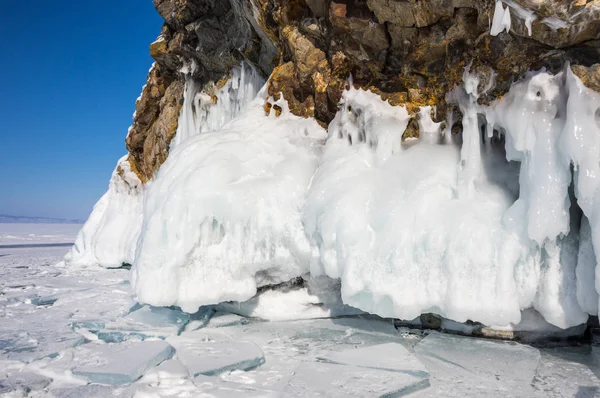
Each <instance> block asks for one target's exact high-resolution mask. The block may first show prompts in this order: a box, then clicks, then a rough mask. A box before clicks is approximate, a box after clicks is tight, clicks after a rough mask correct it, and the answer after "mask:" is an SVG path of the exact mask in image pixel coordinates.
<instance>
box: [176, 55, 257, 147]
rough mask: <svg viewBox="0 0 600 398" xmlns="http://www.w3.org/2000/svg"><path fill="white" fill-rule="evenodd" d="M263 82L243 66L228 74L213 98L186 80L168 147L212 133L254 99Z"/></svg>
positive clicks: (197, 85)
mask: <svg viewBox="0 0 600 398" xmlns="http://www.w3.org/2000/svg"><path fill="white" fill-rule="evenodd" d="M264 83H265V82H264V79H263V78H262V77H261V76H260V75H259V74H258V73H257V72H256V70H255V69H254V68H252V67H250V66H249V65H247V64H245V63H242V64H241V66H240V67H239V68H234V69H233V70H232V71H231V77H230V78H229V79H228V80H227V81H226V82H225V83H224V85H223V86H222V87H220V88H219V87H215V88H214V89H216V92H215V93H214V96H211V95H210V94H209V93H206V92H205V91H206V90H204V91H202V87H200V86H199V84H198V83H197V82H196V80H195V79H194V78H192V77H188V78H187V80H186V83H185V92H184V102H183V111H182V112H181V115H180V117H179V125H178V129H177V134H175V137H174V138H173V141H171V147H172V148H173V147H175V146H177V145H179V144H181V143H182V142H184V141H185V140H187V139H188V138H190V136H192V135H196V134H199V133H204V132H207V131H215V130H217V129H219V128H220V127H221V126H223V125H224V124H225V123H226V122H228V121H230V120H232V119H234V118H235V117H237V116H238V115H239V114H240V113H241V111H242V110H243V109H244V107H245V106H246V105H247V104H248V103H249V102H250V101H252V100H253V99H254V98H255V97H256V94H258V91H259V90H260V88H261V87H262V86H263V84H264Z"/></svg>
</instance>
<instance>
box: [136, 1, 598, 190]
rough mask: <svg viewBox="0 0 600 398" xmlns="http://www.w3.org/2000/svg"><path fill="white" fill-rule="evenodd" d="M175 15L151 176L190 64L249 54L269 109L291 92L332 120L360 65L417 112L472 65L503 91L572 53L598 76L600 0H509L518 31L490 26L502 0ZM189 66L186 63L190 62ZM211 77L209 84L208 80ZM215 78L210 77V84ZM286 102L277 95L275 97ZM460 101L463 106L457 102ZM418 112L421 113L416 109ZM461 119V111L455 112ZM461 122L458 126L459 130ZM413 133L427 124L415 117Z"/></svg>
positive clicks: (492, 92)
mask: <svg viewBox="0 0 600 398" xmlns="http://www.w3.org/2000/svg"><path fill="white" fill-rule="evenodd" d="M154 4H155V7H156V9H157V10H158V12H159V13H160V15H161V16H162V17H163V18H164V20H165V24H164V26H163V28H162V31H161V34H160V36H159V39H158V40H157V41H156V42H154V43H152V45H151V46H150V52H151V55H152V57H153V58H154V59H155V60H156V65H155V67H154V68H153V69H152V70H151V71H150V74H149V77H148V84H147V86H146V88H145V89H144V91H143V93H142V97H141V99H140V100H139V101H138V103H137V114H136V117H135V119H134V124H133V127H132V129H131V131H130V133H129V135H128V138H127V148H128V150H129V152H130V158H129V159H130V162H131V164H132V169H133V170H136V172H137V173H138V176H139V177H140V179H141V180H142V181H147V180H148V179H150V178H151V177H152V175H153V173H154V172H155V171H156V170H157V169H158V167H160V164H162V162H163V161H164V160H165V159H166V157H167V156H168V147H169V142H170V140H171V139H172V137H173V135H174V134H175V131H176V129H177V115H178V112H179V109H180V107H181V102H182V98H183V85H184V80H185V77H184V75H185V76H187V78H192V79H196V81H197V82H199V83H200V84H201V85H207V84H209V83H210V82H216V81H218V80H220V79H221V80H222V79H223V78H224V77H226V76H227V75H228V72H229V70H230V69H231V68H232V67H233V66H235V65H238V64H239V62H240V61H242V60H244V61H246V62H248V63H249V64H251V65H253V66H254V67H255V69H257V70H258V71H260V73H262V74H263V75H264V77H269V76H270V80H269V83H268V95H269V96H270V97H272V99H273V100H272V101H267V103H266V108H265V110H266V111H267V112H268V111H270V110H271V107H272V106H273V101H275V100H277V99H278V98H279V97H280V96H283V97H284V98H285V99H286V100H287V102H288V103H289V107H290V110H291V111H292V112H293V113H294V114H296V115H300V116H303V117H314V118H316V119H317V121H318V122H319V123H320V124H321V125H323V126H327V125H328V123H329V122H330V121H331V120H332V119H333V116H334V115H335V113H336V112H337V110H338V102H339V99H340V97H341V93H342V91H343V90H344V88H345V87H346V86H347V84H348V79H349V77H350V76H351V77H352V81H353V84H354V85H356V86H360V87H364V88H369V89H371V90H372V91H374V92H376V93H378V94H380V95H381V96H382V98H384V99H386V100H388V101H389V102H390V103H391V104H393V105H405V106H406V107H407V109H408V110H409V112H410V113H411V114H415V115H417V114H418V111H419V109H420V107H423V106H432V107H433V109H435V112H434V114H433V115H432V117H433V119H434V120H435V121H443V120H445V119H446V116H447V114H448V112H449V111H450V110H451V109H452V108H451V107H450V105H448V104H447V103H446V100H445V97H446V94H447V93H448V91H450V90H451V89H452V88H453V87H454V86H455V85H457V84H460V83H461V81H462V76H463V72H464V70H465V68H466V67H469V68H470V70H471V72H475V73H477V74H479V75H480V77H481V79H480V80H481V83H480V84H481V85H482V86H481V87H480V88H481V89H483V87H485V86H488V87H489V89H488V90H487V91H485V93H484V94H483V95H481V96H480V98H479V101H481V102H482V103H488V102H490V101H492V100H494V99H496V98H498V97H499V96H501V95H503V94H504V93H505V92H506V91H507V90H508V88H509V87H510V85H511V84H512V82H513V81H515V80H516V79H518V78H519V77H521V76H523V75H524V74H525V73H526V72H527V71H529V70H536V69H540V68H546V69H548V70H550V71H552V72H556V71H558V70H560V69H561V68H563V67H564V65H565V63H566V62H570V63H571V64H572V65H573V66H572V68H573V71H574V72H575V73H576V74H577V75H578V76H580V77H581V78H582V80H583V81H584V83H586V84H587V85H588V86H589V87H592V88H594V89H597V88H598V81H599V78H598V68H597V67H593V68H590V67H591V66H592V65H593V64H597V63H600V40H599V39H600V0H587V1H586V0H574V1H553V0H535V1H534V0H503V4H504V6H505V7H509V9H510V14H511V29H510V32H508V33H506V32H503V33H500V34H499V35H497V36H491V35H490V25H491V22H492V20H493V18H494V8H495V5H496V2H495V0H430V1H421V0H154ZM184 72H185V73H184ZM207 87H208V86H207ZM207 90H208V89H207ZM275 106H277V105H275ZM454 111H455V112H458V111H457V110H454ZM415 117H417V116H415ZM455 120H458V122H457V123H460V117H459V118H455ZM458 130H459V128H458V127H457V128H456V129H455V131H458ZM406 134H407V135H412V136H416V135H418V134H419V131H418V123H416V122H412V123H411V124H410V125H409V128H408V129H407V133H406Z"/></svg>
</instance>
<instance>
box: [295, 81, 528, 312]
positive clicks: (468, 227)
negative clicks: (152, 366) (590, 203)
mask: <svg viewBox="0 0 600 398" xmlns="http://www.w3.org/2000/svg"><path fill="white" fill-rule="evenodd" d="M344 95H345V97H344V100H345V102H344V106H343V108H342V110H341V111H340V113H339V114H338V116H337V117H336V119H335V120H334V122H333V123H332V125H331V126H330V128H329V133H330V137H329V140H328V141H327V144H326V147H325V150H324V153H323V156H322V158H321V163H320V165H319V169H318V171H317V173H316V175H315V177H314V179H313V182H312V185H311V189H310V193H309V197H308V201H307V206H306V209H305V213H304V225H305V228H306V232H307V233H308V235H309V236H310V237H311V238H312V241H313V243H314V245H315V247H316V250H315V251H316V253H318V255H319V257H318V258H317V259H316V261H314V262H313V263H312V265H311V274H312V275H320V274H325V275H328V276H330V277H332V278H341V285H342V287H341V291H342V299H343V300H344V302H345V303H346V304H349V305H351V306H354V307H357V308H360V309H362V310H364V311H367V312H371V313H376V314H378V315H381V316H385V317H396V318H401V319H413V318H415V317H417V316H418V315H419V314H421V313H424V312H435V313H437V314H439V315H442V316H445V317H447V318H450V319H453V320H456V321H466V320H468V319H472V320H477V321H480V322H483V323H492V322H493V323H509V322H511V321H513V322H518V320H519V317H520V308H521V307H522V306H526V305H528V304H529V305H531V304H530V303H531V300H532V297H530V298H529V302H526V301H525V300H522V297H523V296H527V295H528V294H529V292H530V291H534V292H535V288H536V284H537V280H536V279H535V275H536V274H537V267H539V265H538V264H537V262H536V258H535V252H533V251H532V250H531V248H530V246H529V244H528V243H527V242H522V241H521V240H520V239H519V237H518V235H517V234H515V233H513V232H512V231H510V230H506V229H505V228H503V226H502V223H501V217H502V214H503V213H504V212H505V211H506V210H507V209H508V208H509V207H510V206H511V205H512V203H513V202H514V200H515V192H514V190H513V188H512V186H511V184H510V181H511V179H515V178H516V170H515V169H514V166H513V165H511V164H509V163H507V162H506V161H505V160H504V159H503V158H504V152H503V149H502V147H499V146H498V145H492V144H491V143H490V144H489V146H488V148H487V150H488V155H487V156H485V157H483V158H481V159H480V160H479V162H480V165H481V166H480V168H477V167H476V166H475V167H476V168H473V166H472V165H471V162H472V161H473V162H475V161H476V159H475V157H474V156H475V155H476V154H479V151H480V146H479V139H478V138H477V136H476V137H475V138H474V140H473V142H474V145H473V146H472V147H470V148H469V149H468V150H467V149H465V148H464V147H463V151H467V152H465V153H463V154H461V153H460V148H458V147H457V146H455V145H454V144H430V143H427V142H419V143H414V141H413V142H410V143H409V142H406V143H404V144H403V145H400V144H401V141H400V137H401V134H402V132H403V129H404V127H405V126H406V123H407V122H408V116H407V113H406V111H404V112H402V110H403V108H399V107H392V106H391V105H389V104H387V103H385V102H383V101H381V100H380V99H379V97H378V96H376V95H375V94H373V93H370V92H366V91H359V90H354V89H352V90H350V91H348V92H346V93H345V94H344ZM467 105H468V104H467ZM478 131H479V130H478V129H477V127H476V126H475V134H478V133H477V132H478ZM394 135H395V136H394ZM348 137H351V138H352V139H351V140H350V139H349V138H348ZM464 141H465V142H466V138H465V139H464ZM463 169H464V173H463V172H462V170H463ZM467 172H468V173H471V174H469V175H467V174H465V173H467ZM459 176H462V177H461V178H459ZM462 181H465V182H464V183H463V182H462ZM461 184H463V185H464V186H465V187H466V188H465V189H463V188H461V186H462V185H461ZM469 186H471V187H472V188H471V189H468V187H469ZM461 192H464V194H463V195H461ZM522 301H523V302H522Z"/></svg>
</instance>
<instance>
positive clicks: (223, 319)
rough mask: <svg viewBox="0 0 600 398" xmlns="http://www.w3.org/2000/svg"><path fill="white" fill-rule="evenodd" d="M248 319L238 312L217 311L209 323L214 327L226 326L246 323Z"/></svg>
mask: <svg viewBox="0 0 600 398" xmlns="http://www.w3.org/2000/svg"><path fill="white" fill-rule="evenodd" d="M248 321H249V320H248V318H245V317H243V316H239V315H237V314H231V313H229V312H223V311H217V312H215V314H214V315H213V316H212V318H211V319H210V322H209V324H208V325H209V326H210V327H213V328H224V327H228V326H236V325H246V324H247V323H248Z"/></svg>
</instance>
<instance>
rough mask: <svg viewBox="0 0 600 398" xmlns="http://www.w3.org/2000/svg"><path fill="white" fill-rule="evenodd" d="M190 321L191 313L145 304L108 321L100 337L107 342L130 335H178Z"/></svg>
mask: <svg viewBox="0 0 600 398" xmlns="http://www.w3.org/2000/svg"><path fill="white" fill-rule="evenodd" d="M189 321H190V315H189V314H187V313H185V312H183V311H181V310H178V309H173V308H162V307H152V306H147V305H146V306H143V307H141V308H139V309H136V310H134V311H132V312H131V313H130V314H128V315H126V316H124V317H122V318H117V319H116V320H114V321H111V322H108V323H107V324H106V325H105V327H104V328H102V330H99V331H98V332H97V334H98V337H99V338H100V339H102V340H104V341H106V342H111V343H112V342H121V341H123V340H126V339H127V338H128V336H129V335H130V336H131V337H134V338H141V339H145V338H148V337H159V338H163V339H164V338H166V337H167V336H171V335H178V334H180V333H181V332H182V331H183V330H184V329H185V326H186V325H187V323H188V322H189Z"/></svg>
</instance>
